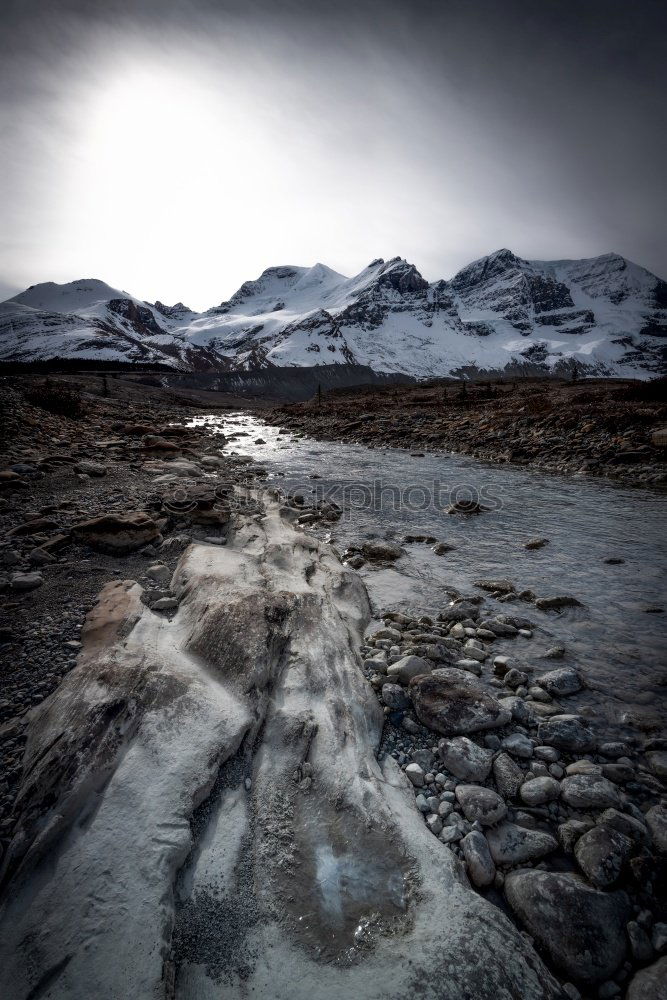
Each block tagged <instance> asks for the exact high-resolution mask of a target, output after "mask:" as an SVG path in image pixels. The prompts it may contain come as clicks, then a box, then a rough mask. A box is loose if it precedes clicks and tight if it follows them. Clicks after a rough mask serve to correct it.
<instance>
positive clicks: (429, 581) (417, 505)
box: [196, 413, 667, 735]
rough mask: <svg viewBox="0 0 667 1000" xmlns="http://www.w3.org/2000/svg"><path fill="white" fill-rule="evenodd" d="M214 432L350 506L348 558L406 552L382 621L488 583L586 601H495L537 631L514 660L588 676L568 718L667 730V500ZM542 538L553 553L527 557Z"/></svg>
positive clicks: (371, 580)
mask: <svg viewBox="0 0 667 1000" xmlns="http://www.w3.org/2000/svg"><path fill="white" fill-rule="evenodd" d="M200 421H205V422H206V423H212V424H214V425H217V426H218V427H219V429H220V432H221V433H223V434H225V435H226V436H230V435H234V434H239V435H240V436H239V437H236V438H234V439H233V440H232V441H230V442H229V443H228V444H227V445H226V446H225V447H224V452H225V453H236V454H239V455H244V456H249V457H251V458H252V459H254V460H255V461H257V462H259V463H261V465H262V466H263V467H264V468H265V469H266V470H267V472H268V479H267V484H268V485H273V486H280V487H281V488H282V489H284V490H286V491H293V492H300V493H302V494H304V495H305V496H306V497H307V498H308V499H311V498H313V497H315V496H323V497H325V498H326V499H332V500H334V501H335V502H337V503H339V504H340V505H341V506H343V507H344V514H343V517H342V519H341V520H340V521H339V522H338V523H337V524H335V525H334V526H333V529H332V531H331V536H330V537H331V541H332V542H333V543H334V544H335V545H336V547H337V548H338V550H339V551H341V552H342V551H343V550H344V549H345V548H346V547H347V546H348V545H354V544H359V543H360V541H363V540H365V539H368V538H387V539H392V540H394V541H397V542H399V543H401V544H403V546H404V548H405V551H406V554H405V555H404V556H403V557H402V558H401V559H399V560H398V562H397V563H396V564H395V566H394V567H393V568H387V569H379V570H378V569H373V568H370V567H364V568H362V570H361V573H362V576H363V577H364V581H365V583H366V586H367V588H368V591H369V594H370V596H371V600H372V603H373V606H374V608H375V609H376V610H380V609H382V610H385V609H407V608H410V609H414V610H418V611H420V612H426V613H432V612H436V613H437V612H438V611H439V610H441V609H442V608H443V607H444V606H445V605H446V604H447V603H448V602H449V599H450V597H449V593H448V590H450V589H451V588H455V589H456V590H457V591H459V592H461V593H464V594H465V593H472V592H477V593H480V591H479V590H477V591H475V587H474V581H475V580H478V579H481V578H498V577H501V578H508V579H510V580H511V581H512V582H513V583H514V584H515V586H516V589H517V590H519V591H520V590H524V589H531V590H533V591H534V592H535V593H536V594H537V595H538V596H540V597H547V596H552V595H560V594H569V595H572V596H574V597H576V598H577V599H578V600H579V601H580V602H581V604H582V606H581V607H578V608H568V609H566V610H563V611H562V612H560V613H554V612H550V613H546V612H541V611H538V610H536V608H535V607H534V606H533V605H531V604H529V603H525V602H523V601H515V602H512V603H511V604H499V603H497V602H495V601H493V600H492V599H489V598H487V599H486V605H485V607H487V608H488V609H489V611H493V610H495V611H506V612H509V613H515V614H521V615H525V616H527V617H529V618H531V620H533V621H534V622H535V624H536V626H537V628H536V630H535V635H534V639H533V640H531V641H526V640H515V641H514V642H513V643H512V644H511V647H509V646H508V648H507V649H505V648H503V650H502V651H503V652H510V651H511V652H512V653H513V654H515V655H517V656H519V657H522V658H525V659H526V660H527V661H528V662H529V663H531V664H533V665H535V666H536V667H540V668H541V667H544V668H545V669H547V668H548V667H549V665H550V664H551V665H553V666H556V665H558V663H564V664H572V665H576V666H577V667H578V668H579V669H580V670H581V672H582V674H583V675H584V677H585V679H586V682H587V685H588V691H587V692H584V693H582V694H581V695H578V696H576V697H575V698H570V699H568V700H567V709H568V710H569V711H572V710H578V711H585V712H586V713H587V714H592V715H594V716H596V717H597V718H598V722H599V724H600V726H601V728H602V729H604V730H607V731H609V732H610V733H611V732H614V733H615V734H616V735H617V734H618V732H619V728H620V729H624V728H625V727H626V725H627V724H628V723H631V724H632V725H633V726H635V725H639V727H640V728H642V729H645V730H646V731H647V732H648V731H651V732H655V731H656V729H657V728H661V727H662V726H664V724H665V722H666V721H667V696H666V695H667V686H666V685H667V655H666V654H667V614H665V613H662V612H661V611H659V610H658V609H663V608H664V609H666V610H667V572H666V570H667V534H666V533H665V528H664V525H665V518H664V514H665V498H664V496H663V495H661V494H659V493H654V492H650V491H646V490H641V489H633V490H629V489H623V488H619V487H616V486H614V485H612V484H609V483H605V482H604V481H601V480H597V479H591V478H585V477H564V476H550V475H545V474H543V473H541V472H538V471H531V470H529V469H522V468H516V467H511V466H506V465H493V464H489V463H483V462H480V461H477V460H476V459H472V458H469V457H467V456H462V455H456V454H438V453H432V454H428V453H427V454H425V455H423V456H412V455H410V453H408V452H405V451H401V450H398V449H390V448H382V449H372V448H368V447H365V446H361V445H351V444H345V443H342V442H318V441H315V440H312V439H308V438H304V437H296V436H293V435H291V434H285V433H280V431H279V429H278V428H276V427H272V426H269V425H267V424H265V423H264V422H263V421H262V420H261V419H258V418H257V417H254V416H251V415H248V414H244V413H240V414H233V415H230V416H224V417H219V416H211V417H203V418H199V419H198V420H197V421H196V422H200ZM258 441H261V442H262V443H258ZM314 477H316V478H314ZM470 494H472V495H473V496H475V497H477V498H479V500H480V502H481V503H482V504H483V505H485V506H487V507H489V508H490V509H489V510H486V511H485V512H484V513H482V514H480V515H477V516H461V515H447V514H445V513H444V512H443V510H442V508H444V507H446V506H447V505H448V504H449V503H450V502H451V501H452V500H453V499H456V498H457V497H463V496H466V495H470ZM409 534H426V535H432V536H434V537H435V538H437V539H438V540H439V541H443V542H447V543H448V544H451V545H452V546H454V548H453V549H452V550H451V551H449V552H447V554H445V555H443V556H438V555H436V554H435V553H434V552H433V551H432V545H429V544H424V543H416V542H415V543H407V544H405V543H403V541H402V540H403V538H404V537H405V536H406V535H409ZM534 537H543V538H547V539H548V540H549V544H548V545H546V546H545V547H544V548H541V549H538V550H532V551H531V550H527V549H525V548H524V543H525V542H526V541H528V540H529V539H530V538H534ZM608 559H617V560H623V561H622V562H618V563H608V562H606V560H608ZM519 642H522V643H523V645H522V646H521V648H518V646H517V644H518V643H519ZM554 645H563V646H565V648H566V650H567V655H566V658H565V659H564V660H562V661H557V662H553V661H549V660H543V661H538V659H537V658H538V657H539V656H540V653H542V652H544V651H545V650H546V649H547V648H549V647H550V646H554ZM494 648H495V646H494ZM499 651H500V647H499ZM596 692H603V694H604V697H603V698H601V697H600V696H599V693H597V694H596Z"/></svg>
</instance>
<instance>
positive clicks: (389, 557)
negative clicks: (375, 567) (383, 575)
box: [361, 541, 405, 562]
mask: <svg viewBox="0 0 667 1000" xmlns="http://www.w3.org/2000/svg"><path fill="white" fill-rule="evenodd" d="M361 551H362V553H363V555H364V557H365V558H366V559H370V560H371V562H393V561H394V560H395V559H400V557H401V556H402V555H404V553H405V549H402V548H401V546H400V545H397V544H396V542H383V541H373V542H364V543H363V545H362V546H361Z"/></svg>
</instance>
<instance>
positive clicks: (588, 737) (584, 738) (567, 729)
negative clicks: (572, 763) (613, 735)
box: [537, 715, 595, 753]
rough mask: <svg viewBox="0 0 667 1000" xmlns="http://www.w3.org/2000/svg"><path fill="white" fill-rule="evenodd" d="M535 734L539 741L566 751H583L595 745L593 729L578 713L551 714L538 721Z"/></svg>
mask: <svg viewBox="0 0 667 1000" xmlns="http://www.w3.org/2000/svg"><path fill="white" fill-rule="evenodd" d="M537 735H538V738H539V740H540V742H541V743H546V744H547V746H551V747H556V748H557V749H558V750H567V751H568V753H584V752H585V751H587V750H591V749H592V748H593V747H594V746H595V737H594V735H593V731H592V730H591V729H590V728H589V726H587V725H586V724H585V723H584V722H582V721H581V719H580V718H579V716H578V715H553V716H552V717H551V718H550V719H547V720H546V721H545V722H540V725H539V727H538V730H537Z"/></svg>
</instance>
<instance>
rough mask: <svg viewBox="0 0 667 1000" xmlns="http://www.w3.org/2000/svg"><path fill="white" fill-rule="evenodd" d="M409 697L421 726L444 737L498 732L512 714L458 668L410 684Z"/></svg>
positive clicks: (423, 677) (440, 670)
mask: <svg viewBox="0 0 667 1000" xmlns="http://www.w3.org/2000/svg"><path fill="white" fill-rule="evenodd" d="M410 696H411V698H412V703H413V705H414V708H415V713H416V715H417V718H418V719H419V721H420V722H422V723H423V724H424V725H425V726H427V727H428V728H429V729H433V730H435V732H437V733H442V734H443V735H444V736H461V735H464V734H466V733H475V732H479V731H480V730H483V729H495V728H497V727H499V726H505V725H507V723H508V722H509V721H510V718H511V716H510V713H509V712H508V711H507V709H505V708H503V707H502V705H500V704H499V703H498V701H497V700H496V699H495V698H493V697H491V695H490V694H487V692H486V691H485V690H484V688H483V687H482V686H481V684H479V683H478V682H477V681H476V680H475V679H474V677H473V676H472V675H471V674H469V673H467V672H466V671H465V670H458V669H457V668H456V667H443V668H439V669H437V670H434V671H433V672H432V673H431V674H429V675H427V676H421V677H414V678H413V679H412V680H411V681H410Z"/></svg>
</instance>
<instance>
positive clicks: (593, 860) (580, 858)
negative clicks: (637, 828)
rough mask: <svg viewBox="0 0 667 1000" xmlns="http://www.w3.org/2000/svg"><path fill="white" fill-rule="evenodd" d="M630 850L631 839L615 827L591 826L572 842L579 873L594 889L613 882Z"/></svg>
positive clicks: (617, 876)
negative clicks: (579, 869) (591, 827)
mask: <svg viewBox="0 0 667 1000" xmlns="http://www.w3.org/2000/svg"><path fill="white" fill-rule="evenodd" d="M631 850H632V841H631V840H629V839H628V837H625V836H624V835H623V834H622V833H619V832H618V831H617V830H612V829H610V828H609V827H605V826H595V827H593V829H592V830H589V831H588V833H585V834H584V835H583V836H582V837H580V838H579V840H578V841H577V842H576V844H575V845H574V856H575V858H576V859H577V864H578V865H579V867H580V868H581V870H582V872H583V873H584V875H585V876H586V878H587V879H588V880H589V882H592V883H593V885H594V886H597V888H598V889H606V888H607V887H608V886H610V885H613V884H614V882H616V881H617V880H618V878H619V876H620V874H621V869H622V868H623V864H624V862H625V861H626V860H627V858H628V856H629V854H630V851H631Z"/></svg>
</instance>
